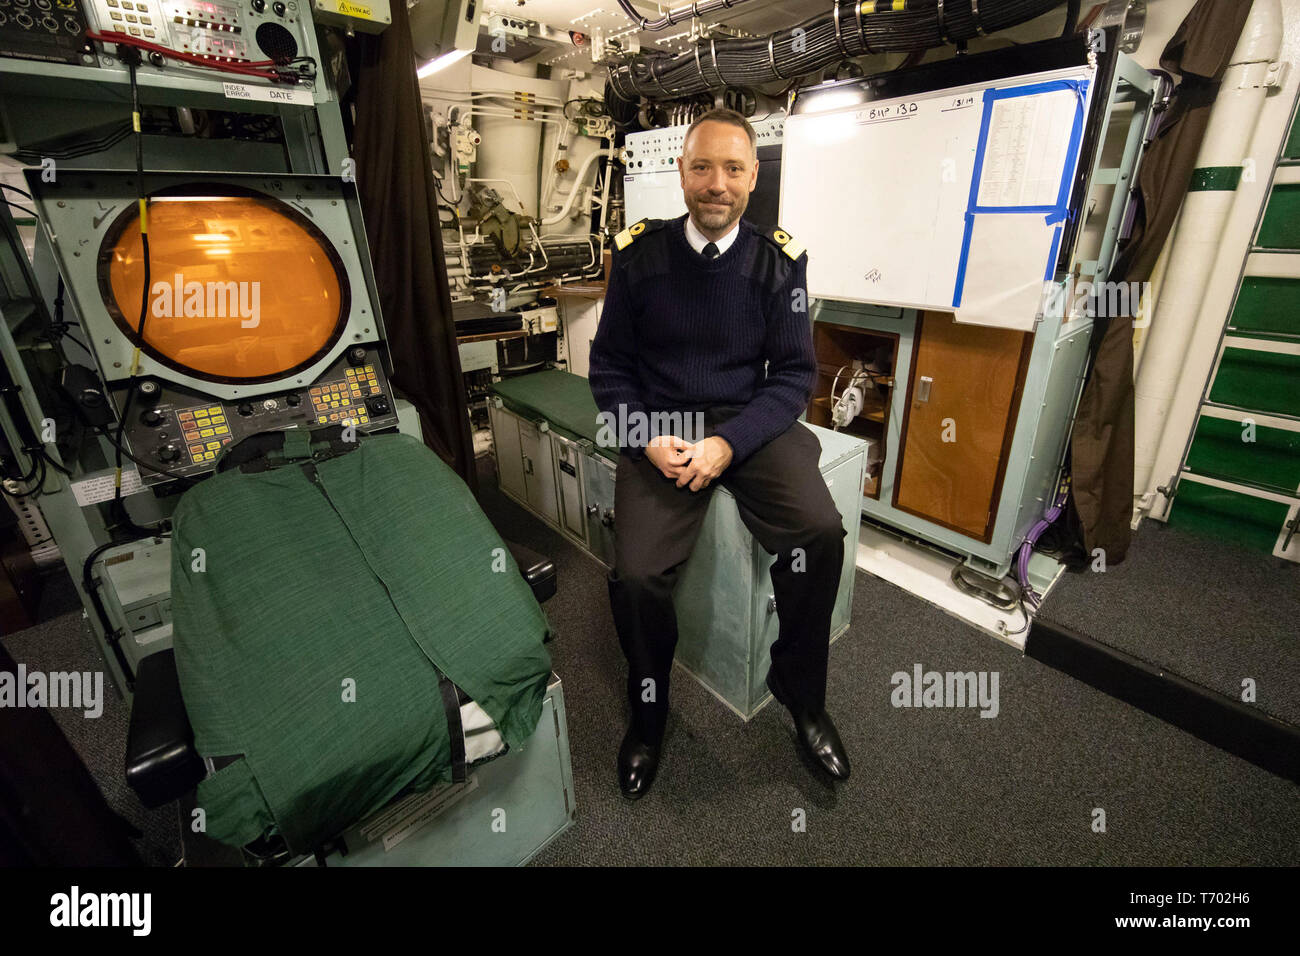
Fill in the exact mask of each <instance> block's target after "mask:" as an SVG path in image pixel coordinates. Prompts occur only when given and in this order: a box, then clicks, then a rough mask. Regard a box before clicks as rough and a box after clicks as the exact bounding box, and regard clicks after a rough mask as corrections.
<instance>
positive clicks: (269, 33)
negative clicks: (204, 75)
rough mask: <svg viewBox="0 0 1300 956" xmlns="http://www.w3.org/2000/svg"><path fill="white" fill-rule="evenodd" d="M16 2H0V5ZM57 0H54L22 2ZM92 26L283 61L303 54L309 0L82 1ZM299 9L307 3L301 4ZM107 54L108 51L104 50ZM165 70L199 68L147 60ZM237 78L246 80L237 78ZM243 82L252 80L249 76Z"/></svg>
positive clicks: (232, 56)
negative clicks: (87, 7)
mask: <svg viewBox="0 0 1300 956" xmlns="http://www.w3.org/2000/svg"><path fill="white" fill-rule="evenodd" d="M4 2H9V3H16V2H19V0H0V3H4ZM27 2H56V3H57V2H59V0H27ZM86 2H87V3H89V5H90V7H89V9H90V15H91V18H92V20H93V21H94V23H93V26H94V27H95V29H97V30H99V31H100V32H102V33H111V32H118V33H125V34H127V35H129V36H133V37H137V38H139V39H140V40H144V41H147V42H149V43H153V44H156V45H158V46H160V47H165V48H167V49H169V50H176V51H179V52H182V53H189V54H193V55H194V56H198V57H201V58H203V59H206V60H212V61H214V62H217V63H250V62H263V61H266V60H271V61H274V62H275V63H279V64H287V63H289V62H290V61H292V60H293V59H294V58H295V57H297V56H298V55H299V54H301V53H303V52H305V50H306V48H307V44H306V42H305V40H304V37H305V33H304V31H305V30H307V29H311V18H310V16H302V15H300V8H299V5H300V4H306V3H308V2H309V0H274V2H269V0H86ZM302 9H303V10H304V11H305V10H306V7H305V6H304V7H303V8H302ZM105 52H108V53H111V52H112V51H111V50H107V49H106V50H105ZM149 62H151V63H152V64H153V66H154V67H156V68H160V69H166V70H183V71H193V70H195V69H202V68H201V67H195V66H191V65H187V64H184V63H182V62H180V61H179V60H175V59H165V58H161V57H159V58H151V59H150V61H149ZM241 82H246V81H245V80H242V79H241ZM248 82H257V80H254V79H250V80H248Z"/></svg>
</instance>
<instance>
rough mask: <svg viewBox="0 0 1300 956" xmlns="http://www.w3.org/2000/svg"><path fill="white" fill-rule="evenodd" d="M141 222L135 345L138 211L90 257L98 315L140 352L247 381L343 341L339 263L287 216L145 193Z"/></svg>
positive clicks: (268, 207)
mask: <svg viewBox="0 0 1300 956" xmlns="http://www.w3.org/2000/svg"><path fill="white" fill-rule="evenodd" d="M148 217H149V308H148V313H147V316H146V318H145V323H144V340H143V342H141V341H140V337H139V335H138V334H137V329H138V326H139V323H140V300H141V297H142V295H143V292H144V258H143V254H142V250H143V244H142V243H141V241H140V225H139V213H138V211H135V210H134V209H133V210H132V211H129V212H127V213H124V214H123V215H122V216H121V217H119V219H118V221H117V222H115V223H114V224H113V228H112V229H110V230H109V233H108V235H107V236H106V237H105V240H104V245H103V248H102V249H101V252H100V257H99V276H100V287H101V291H102V292H103V293H104V297H105V302H106V304H107V306H108V310H109V312H110V313H111V314H112V316H113V319H114V321H115V322H117V324H118V326H119V327H120V328H121V329H122V331H123V332H124V333H126V335H127V336H128V337H129V338H130V339H131V341H132V342H134V343H135V344H136V345H139V346H141V348H142V350H143V351H144V352H145V353H146V354H148V355H151V356H152V357H154V358H156V359H158V360H159V361H161V362H163V363H164V364H166V365H169V366H171V367H173V368H176V369H178V370H180V371H185V372H189V373H191V374H194V375H197V376H200V377H203V378H208V379H214V380H217V381H223V382H235V381H249V380H254V381H256V380H264V379H268V378H276V377H279V376H282V375H286V374H289V373H292V372H295V371H298V370H300V369H302V368H304V367H305V366H307V365H310V364H311V363H312V362H313V361H315V360H316V359H318V358H319V357H320V356H321V355H322V354H323V353H324V352H325V351H326V350H328V349H329V347H330V346H331V345H333V344H334V342H335V341H337V339H338V337H339V335H341V334H342V331H343V325H344V323H345V322H346V319H347V312H348V302H347V297H348V288H347V280H346V278H345V277H344V275H343V268H342V263H341V262H340V261H339V259H338V257H337V256H336V255H335V254H334V252H333V250H332V249H331V247H330V244H329V242H328V240H327V239H326V238H325V236H324V235H323V234H322V233H321V232H320V231H319V230H318V229H317V228H316V227H315V226H313V225H312V224H311V223H310V222H309V221H307V219H305V218H304V217H303V216H301V215H299V214H298V213H297V212H296V211H294V210H292V209H290V208H289V207H288V206H285V205H283V204H281V203H277V202H275V201H273V200H270V199H267V198H260V197H257V196H247V195H210V194H187V195H179V194H177V195H156V196H154V197H153V198H152V200H151V201H150V203H149V210H148ZM105 286H106V287H105Z"/></svg>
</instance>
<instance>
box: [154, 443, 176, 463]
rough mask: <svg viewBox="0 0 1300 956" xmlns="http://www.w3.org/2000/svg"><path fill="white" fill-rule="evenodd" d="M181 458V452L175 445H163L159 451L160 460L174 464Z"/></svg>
mask: <svg viewBox="0 0 1300 956" xmlns="http://www.w3.org/2000/svg"><path fill="white" fill-rule="evenodd" d="M180 457H181V450H180V449H179V448H177V447H176V446H175V445H163V446H162V447H161V448H159V449H158V460H159V461H162V462H172V461H175V460H176V459H177V458H180Z"/></svg>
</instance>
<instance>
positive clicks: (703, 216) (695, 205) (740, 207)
mask: <svg viewBox="0 0 1300 956" xmlns="http://www.w3.org/2000/svg"><path fill="white" fill-rule="evenodd" d="M687 205H688V206H689V207H690V210H691V215H692V216H694V217H695V223H696V225H698V226H700V227H702V228H704V229H710V230H713V231H715V232H716V231H718V230H722V229H726V228H728V227H729V226H731V225H732V223H734V222H735V221H736V220H737V219H739V218H740V217H741V216H742V215H743V214H744V212H745V206H746V205H748V204H747V203H745V202H744V201H741V202H734V203H732V204H731V205H730V206H728V207H727V209H726V211H725V212H714V211H712V210H709V209H706V208H705V207H704V205H703V203H702V202H701V201H700V200H698V199H695V200H692V201H691V202H690V203H687Z"/></svg>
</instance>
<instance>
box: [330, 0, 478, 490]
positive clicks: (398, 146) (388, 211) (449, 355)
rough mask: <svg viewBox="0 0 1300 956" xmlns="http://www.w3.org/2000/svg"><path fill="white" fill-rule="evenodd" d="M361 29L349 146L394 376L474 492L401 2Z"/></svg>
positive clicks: (430, 439) (429, 435)
mask: <svg viewBox="0 0 1300 956" xmlns="http://www.w3.org/2000/svg"><path fill="white" fill-rule="evenodd" d="M392 17H393V23H392V25H391V26H390V27H389V28H388V29H387V30H385V31H384V32H383V33H381V34H379V35H378V36H358V38H357V40H358V50H357V54H356V58H355V61H354V62H355V66H354V67H353V69H352V77H353V85H354V89H353V90H352V91H351V93H352V96H351V97H350V99H351V100H352V103H353V104H354V105H355V107H356V125H355V130H354V135H353V141H352V155H353V158H354V159H355V160H356V179H357V189H358V191H359V193H360V195H361V208H362V212H363V214H364V215H365V219H366V235H367V237H368V238H369V241H370V257H371V260H372V261H373V262H374V267H375V281H376V283H377V285H378V287H379V301H380V307H381V308H382V309H383V316H384V328H385V329H386V330H387V332H388V344H389V347H390V348H391V350H392V360H393V369H394V374H393V384H394V385H395V386H396V387H397V388H398V389H400V390H401V392H402V393H403V395H405V397H406V398H408V399H409V400H410V401H411V403H412V404H414V405H415V407H416V408H418V409H419V411H420V419H421V421H420V427H421V428H422V429H423V430H424V442H425V444H426V445H428V446H429V447H430V448H432V449H433V450H434V451H435V452H437V453H438V455H440V456H441V457H442V459H443V461H445V462H447V464H449V465H450V466H451V467H452V468H454V469H455V470H456V472H457V473H458V474H459V475H460V476H461V477H462V478H463V479H464V480H465V482H466V484H468V485H469V487H470V488H471V489H472V490H474V491H475V493H477V491H478V480H477V476H476V473H475V469H474V445H473V439H472V437H471V435H470V428H469V409H468V407H467V405H466V401H465V389H464V386H463V384H462V381H461V370H460V354H459V352H457V350H456V329H455V326H454V324H453V322H452V317H451V292H450V288H449V286H448V283H447V270H446V265H445V260H444V258H443V250H442V233H441V232H440V231H439V227H438V207H437V193H436V189H435V185H434V181H433V171H432V168H431V166H430V160H429V155H430V153H429V136H428V131H427V130H426V128H425V116H424V106H423V104H422V103H421V102H420V90H419V86H418V85H417V82H416V78H415V70H416V62H415V52H414V50H413V49H412V46H411V30H410V23H409V20H408V16H407V10H406V4H405V3H404V2H398V3H394V4H392Z"/></svg>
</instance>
